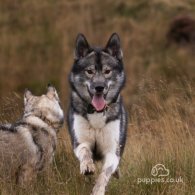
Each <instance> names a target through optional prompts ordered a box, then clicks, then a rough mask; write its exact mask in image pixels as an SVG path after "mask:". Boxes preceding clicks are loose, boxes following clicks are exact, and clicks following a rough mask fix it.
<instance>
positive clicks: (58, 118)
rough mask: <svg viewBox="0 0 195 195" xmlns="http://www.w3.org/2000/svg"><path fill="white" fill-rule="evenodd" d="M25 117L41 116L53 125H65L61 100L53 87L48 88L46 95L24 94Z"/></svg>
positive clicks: (26, 92)
mask: <svg viewBox="0 0 195 195" xmlns="http://www.w3.org/2000/svg"><path fill="white" fill-rule="evenodd" d="M24 115H26V116H28V115H32V116H41V117H42V118H45V119H46V120H48V121H49V122H50V123H51V124H55V125H56V126H57V127H61V126H62V125H63V123H64V113H63V110H62V108H61V106H60V100H59V97H58V94H57V91H56V89H55V88H54V87H53V86H50V85H49V86H48V87H47V92H46V94H43V95H41V96H35V95H33V94H32V92H31V91H29V90H26V91H25V93H24Z"/></svg>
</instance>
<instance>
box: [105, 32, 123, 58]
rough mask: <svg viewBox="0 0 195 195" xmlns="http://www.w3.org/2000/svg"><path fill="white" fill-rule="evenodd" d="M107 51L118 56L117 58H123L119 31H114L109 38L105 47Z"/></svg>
mask: <svg viewBox="0 0 195 195" xmlns="http://www.w3.org/2000/svg"><path fill="white" fill-rule="evenodd" d="M105 50H106V52H108V53H109V54H110V55H112V56H114V57H116V58H117V59H122V57H123V53H122V50H121V46H120V38H119V36H118V34H117V33H113V34H112V35H111V37H110V39H109V40H108V43H107V45H106V47H105Z"/></svg>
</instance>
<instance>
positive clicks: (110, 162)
mask: <svg viewBox="0 0 195 195" xmlns="http://www.w3.org/2000/svg"><path fill="white" fill-rule="evenodd" d="M118 164H119V157H118V156H117V155H116V154H114V153H108V154H106V156H105V162H104V165H103V169H102V172H101V174H100V175H99V177H98V179H97V180H96V183H95V186H94V188H93V191H92V195H104V194H105V188H106V186H107V185H108V182H109V180H110V177H111V175H112V174H113V173H114V172H115V171H116V170H117V167H118Z"/></svg>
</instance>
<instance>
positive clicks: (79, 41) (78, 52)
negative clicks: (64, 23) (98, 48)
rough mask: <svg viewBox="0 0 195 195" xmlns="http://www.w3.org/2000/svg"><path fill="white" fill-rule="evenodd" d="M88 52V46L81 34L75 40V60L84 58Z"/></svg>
mask: <svg viewBox="0 0 195 195" xmlns="http://www.w3.org/2000/svg"><path fill="white" fill-rule="evenodd" d="M89 51H90V46H89V44H88V42H87V39H86V38H85V36H84V35H83V34H81V33H80V34H78V35H77V38H76V48H75V59H76V60H77V59H79V58H83V57H85V56H86V55H87V54H88V53H89Z"/></svg>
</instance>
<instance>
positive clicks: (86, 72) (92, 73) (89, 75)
mask: <svg viewBox="0 0 195 195" xmlns="http://www.w3.org/2000/svg"><path fill="white" fill-rule="evenodd" d="M85 74H86V75H87V76H88V77H92V76H93V75H94V71H93V70H91V69H88V70H85Z"/></svg>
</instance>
